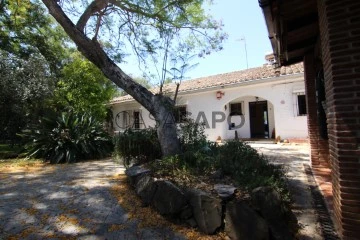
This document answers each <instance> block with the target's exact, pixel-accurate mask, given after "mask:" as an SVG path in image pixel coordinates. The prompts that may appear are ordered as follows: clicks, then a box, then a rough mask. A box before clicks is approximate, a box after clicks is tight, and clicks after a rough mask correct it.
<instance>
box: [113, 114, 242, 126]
mask: <svg viewBox="0 0 360 240" xmlns="http://www.w3.org/2000/svg"><path fill="white" fill-rule="evenodd" d="M148 119H150V120H152V121H155V122H156V126H159V124H160V123H159V122H158V121H156V119H155V118H154V116H153V115H151V114H149V115H148ZM188 119H193V120H194V122H195V123H197V124H203V125H204V127H205V128H207V129H210V128H212V129H215V128H216V125H217V124H218V123H223V122H225V121H226V122H227V124H228V126H229V128H230V129H240V128H241V127H243V126H244V124H245V117H244V115H242V114H241V115H240V114H239V115H228V116H227V115H226V114H225V113H224V112H221V111H212V112H211V114H208V115H206V114H205V112H204V111H199V112H198V113H197V114H196V115H195V114H193V113H191V112H188V111H186V112H184V113H182V114H181V115H180V114H179V115H176V114H175V116H174V115H172V114H169V115H167V116H165V119H164V121H162V122H163V123H162V124H164V125H173V124H181V123H183V122H186V121H187V120H188ZM115 124H116V126H117V127H119V128H120V129H127V128H146V127H147V125H146V123H145V121H144V118H143V116H142V113H141V111H121V112H119V113H118V114H116V116H115Z"/></svg>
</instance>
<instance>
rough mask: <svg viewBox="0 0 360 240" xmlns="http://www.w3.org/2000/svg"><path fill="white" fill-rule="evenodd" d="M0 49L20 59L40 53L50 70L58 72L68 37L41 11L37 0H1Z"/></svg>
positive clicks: (42, 8) (41, 7) (43, 10)
mask: <svg viewBox="0 0 360 240" xmlns="http://www.w3.org/2000/svg"><path fill="white" fill-rule="evenodd" d="M0 11H1V14H0V30H1V31H0V49H2V50H3V51H6V52H8V53H11V54H13V55H15V56H17V57H19V58H22V59H24V60H26V59H28V58H29V57H30V56H32V55H33V54H41V55H42V56H43V57H44V59H45V60H46V61H47V62H48V63H49V67H50V70H51V71H52V72H54V73H58V71H59V69H60V68H61V65H62V63H63V62H64V60H65V59H66V57H67V55H68V51H67V44H66V42H67V41H68V37H67V35H66V34H65V32H64V31H63V29H62V28H61V27H60V26H59V25H58V24H57V23H56V22H55V21H54V20H53V18H51V17H50V16H48V15H46V14H44V13H45V11H46V10H45V9H44V7H43V5H42V4H41V2H39V1H38V0H21V1H16V0H3V1H2V4H1V5H0Z"/></svg>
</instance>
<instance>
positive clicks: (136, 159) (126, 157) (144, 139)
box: [114, 128, 161, 167]
mask: <svg viewBox="0 0 360 240" xmlns="http://www.w3.org/2000/svg"><path fill="white" fill-rule="evenodd" d="M114 146H115V149H114V155H115V157H117V158H121V159H122V160H123V163H124V165H125V167H128V166H129V165H130V164H131V163H132V162H133V163H145V162H149V161H152V160H155V159H159V158H161V147H160V143H159V140H158V138H157V133H156V129H155V128H147V129H139V130H133V129H127V130H125V131H124V132H119V134H118V135H116V136H115V137H114Z"/></svg>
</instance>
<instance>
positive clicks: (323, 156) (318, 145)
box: [304, 52, 330, 170]
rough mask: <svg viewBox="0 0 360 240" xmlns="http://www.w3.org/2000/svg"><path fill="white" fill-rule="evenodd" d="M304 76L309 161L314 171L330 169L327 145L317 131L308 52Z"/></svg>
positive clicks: (311, 59)
mask: <svg viewBox="0 0 360 240" xmlns="http://www.w3.org/2000/svg"><path fill="white" fill-rule="evenodd" d="M304 76H305V90H306V109H307V121H308V132H309V139H310V147H311V150H310V159H311V166H312V168H313V169H314V170H317V169H319V168H323V167H325V168H330V166H329V143H328V140H327V139H322V138H321V136H320V130H319V121H318V114H317V101H316V84H315V76H316V73H315V62H314V53H313V52H309V53H308V54H306V55H305V56H304Z"/></svg>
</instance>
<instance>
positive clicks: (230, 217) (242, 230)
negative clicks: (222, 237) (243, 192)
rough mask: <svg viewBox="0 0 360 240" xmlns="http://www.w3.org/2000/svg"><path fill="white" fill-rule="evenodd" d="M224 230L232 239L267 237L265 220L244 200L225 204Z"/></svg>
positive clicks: (252, 239) (262, 238) (256, 239)
mask: <svg viewBox="0 0 360 240" xmlns="http://www.w3.org/2000/svg"><path fill="white" fill-rule="evenodd" d="M225 232H226V234H227V235H228V236H229V237H230V238H231V239H233V240H237V239H239V240H242V239H244V240H248V239H249V240H267V239H269V227H268V225H267V223H266V221H265V220H264V219H263V218H262V217H260V216H259V214H258V213H256V212H255V211H254V210H253V209H251V208H250V207H249V206H248V205H247V204H246V203H244V202H229V203H228V204H227V205H226V213H225Z"/></svg>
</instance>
